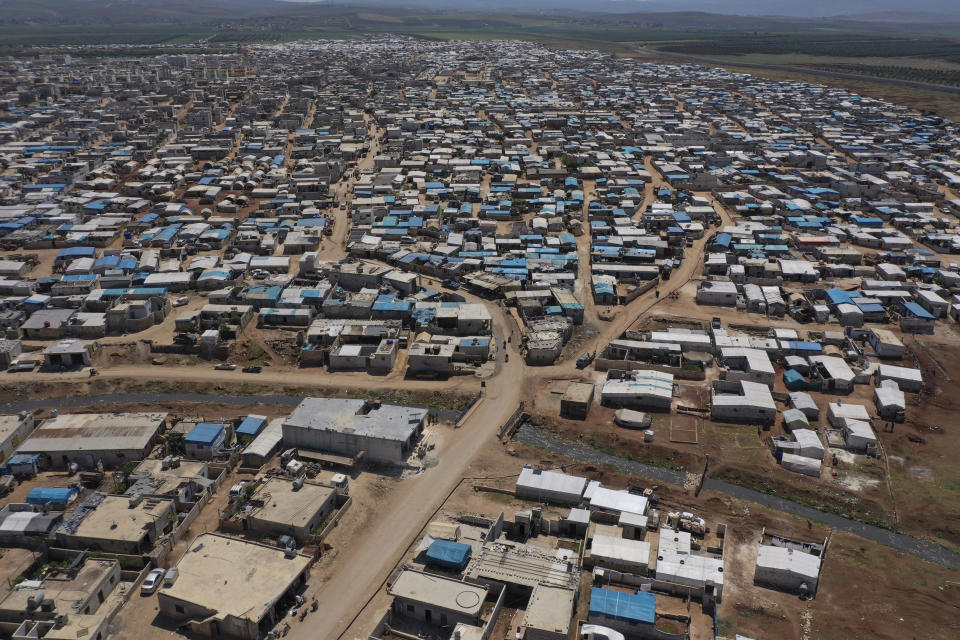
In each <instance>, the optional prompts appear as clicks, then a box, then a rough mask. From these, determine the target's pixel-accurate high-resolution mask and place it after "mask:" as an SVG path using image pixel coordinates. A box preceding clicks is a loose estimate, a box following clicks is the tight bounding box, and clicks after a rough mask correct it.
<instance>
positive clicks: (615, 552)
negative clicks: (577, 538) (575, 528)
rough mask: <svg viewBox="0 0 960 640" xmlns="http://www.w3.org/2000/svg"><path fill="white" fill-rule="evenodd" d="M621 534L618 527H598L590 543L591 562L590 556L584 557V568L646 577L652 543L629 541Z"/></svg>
mask: <svg viewBox="0 0 960 640" xmlns="http://www.w3.org/2000/svg"><path fill="white" fill-rule="evenodd" d="M600 531H603V533H600ZM619 533H620V532H619V531H617V528H616V527H600V526H598V527H597V533H596V534H595V535H594V536H593V539H592V540H591V543H590V550H589V560H588V556H587V555H584V559H583V564H584V566H585V567H587V568H591V567H600V568H604V569H614V570H616V571H620V572H623V573H633V574H637V575H646V572H647V567H649V566H650V543H649V542H644V541H642V540H629V539H626V538H623V537H621V536H620V535H619Z"/></svg>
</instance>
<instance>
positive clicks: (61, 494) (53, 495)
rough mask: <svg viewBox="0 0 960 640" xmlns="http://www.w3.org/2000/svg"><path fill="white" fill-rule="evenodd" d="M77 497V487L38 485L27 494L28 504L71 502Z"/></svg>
mask: <svg viewBox="0 0 960 640" xmlns="http://www.w3.org/2000/svg"><path fill="white" fill-rule="evenodd" d="M76 497H77V490H76V489H58V488H54V487H36V488H34V489H31V490H30V493H28V494H27V504H70V503H71V502H72V501H73V499H74V498H76Z"/></svg>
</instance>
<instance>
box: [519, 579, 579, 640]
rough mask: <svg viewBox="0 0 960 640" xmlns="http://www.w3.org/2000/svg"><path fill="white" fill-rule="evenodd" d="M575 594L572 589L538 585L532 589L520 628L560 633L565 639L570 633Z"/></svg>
mask: <svg viewBox="0 0 960 640" xmlns="http://www.w3.org/2000/svg"><path fill="white" fill-rule="evenodd" d="M575 594H576V592H575V591H574V590H573V589H568V588H566V587H554V586H551V585H548V584H538V585H537V586H535V587H534V588H533V593H532V594H531V596H530V601H529V602H528V603H527V610H526V612H525V613H524V614H523V621H522V622H521V623H520V626H521V627H524V628H527V629H541V630H544V631H551V632H553V633H560V634H563V636H564V637H566V636H567V634H569V633H570V619H571V618H572V617H573V600H574V595H575Z"/></svg>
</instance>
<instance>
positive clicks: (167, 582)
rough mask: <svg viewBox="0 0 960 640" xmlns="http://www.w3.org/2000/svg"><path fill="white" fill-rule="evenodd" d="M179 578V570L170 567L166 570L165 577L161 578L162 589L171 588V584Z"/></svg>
mask: <svg viewBox="0 0 960 640" xmlns="http://www.w3.org/2000/svg"><path fill="white" fill-rule="evenodd" d="M179 577H180V569H177V568H176V567H172V568H170V569H167V575H165V576H164V577H163V588H164V589H166V588H168V587H172V586H173V583H174V582H176V581H177V578H179Z"/></svg>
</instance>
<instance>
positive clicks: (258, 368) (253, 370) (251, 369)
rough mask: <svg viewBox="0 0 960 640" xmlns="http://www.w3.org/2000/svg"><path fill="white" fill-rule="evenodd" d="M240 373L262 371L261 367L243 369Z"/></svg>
mask: <svg viewBox="0 0 960 640" xmlns="http://www.w3.org/2000/svg"><path fill="white" fill-rule="evenodd" d="M242 371H243V372H244V373H260V372H261V371H263V367H260V366H255V367H244V368H243V369H242Z"/></svg>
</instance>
